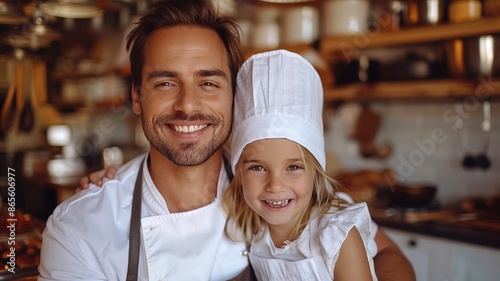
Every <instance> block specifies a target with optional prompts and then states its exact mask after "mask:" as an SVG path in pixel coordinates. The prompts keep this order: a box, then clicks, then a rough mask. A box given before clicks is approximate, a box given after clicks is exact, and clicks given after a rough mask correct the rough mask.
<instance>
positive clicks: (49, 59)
mask: <svg viewBox="0 0 500 281" xmlns="http://www.w3.org/2000/svg"><path fill="white" fill-rule="evenodd" d="M213 1H214V2H215V3H216V4H217V5H218V7H219V8H220V9H221V11H222V12H223V13H226V14H229V15H232V16H236V17H237V18H238V21H239V23H240V25H241V29H242V38H243V41H244V46H245V55H246V56H247V57H248V56H249V55H251V54H253V53H256V52H259V51H265V50H271V49H276V48H285V49H289V50H291V51H295V52H298V53H300V54H302V55H303V56H304V57H306V58H307V59H308V60H309V61H310V62H311V63H312V64H313V65H314V66H315V67H316V68H317V70H318V72H319V73H320V75H321V77H322V80H323V82H324V88H325V139H326V151H327V155H328V157H327V158H328V163H327V165H328V168H327V169H328V173H329V174H330V175H331V176H332V177H335V178H336V179H337V180H338V181H339V182H340V183H341V185H342V188H343V189H344V190H345V191H346V192H348V193H350V194H351V195H352V196H353V198H354V199H355V200H357V201H367V202H368V203H369V204H370V207H371V211H372V215H373V217H374V219H375V220H376V221H377V222H378V223H379V225H381V226H382V227H384V228H385V229H386V230H387V231H388V232H389V233H390V234H391V235H392V237H393V238H394V239H395V240H396V241H397V242H398V244H399V245H400V246H401V247H402V249H403V250H404V252H405V254H406V255H407V256H408V257H409V258H410V259H411V262H412V263H413V265H414V267H415V269H416V272H417V277H418V280H438V281H441V280H495V279H494V278H493V276H498V274H500V272H498V270H499V269H498V268H497V265H498V263H500V260H499V259H500V252H499V249H500V238H499V237H500V173H499V170H500V169H499V167H500V164H499V163H500V141H499V140H500V123H499V122H496V121H497V120H500V118H499V117H500V104H499V103H498V97H499V96H500V79H499V77H500V58H499V56H498V54H499V53H500V52H499V51H500V0H481V1H479V0H372V1H368V0H328V1H326V0H324V1H302V2H301V3H264V2H265V1H255V0H213ZM269 2H287V1H269ZM290 2H294V1H290ZM295 2H300V1H295ZM146 5H147V0H103V1H95V2H91V1H86V0H58V1H56V0H47V1H21V0H0V62H1V63H0V101H1V104H2V111H1V114H2V115H1V122H0V123H1V126H0V128H1V132H0V157H1V159H0V166H1V172H0V176H1V180H0V188H1V190H2V193H1V194H2V197H3V205H4V209H5V208H6V207H7V205H8V199H9V196H10V195H9V193H8V191H9V178H11V176H12V174H8V172H12V171H14V170H15V173H13V175H15V177H14V178H15V182H16V185H15V189H16V194H15V201H16V208H17V212H18V218H19V220H20V221H23V222H24V225H21V227H20V229H18V231H20V232H22V231H27V232H30V230H31V232H32V233H35V236H36V235H38V234H36V231H33V230H38V231H39V230H40V229H43V222H44V221H45V220H46V218H47V217H48V216H49V215H50V214H51V212H52V210H53V208H54V207H55V206H56V205H57V204H58V203H60V202H61V201H62V200H64V199H66V198H68V197H69V196H71V195H72V194H73V193H74V189H75V188H76V187H77V186H78V181H79V179H80V177H81V176H83V175H86V174H88V173H90V172H92V171H95V170H99V169H102V168H103V167H106V166H108V165H120V164H122V163H123V162H126V161H128V160H129V159H131V158H133V157H135V156H136V155H138V154H140V153H143V152H145V151H147V149H148V144H147V140H146V139H145V137H144V136H143V134H142V129H141V125H140V120H139V119H138V117H137V116H135V115H134V114H133V113H132V112H131V110H130V109H129V107H128V105H127V103H128V95H129V90H130V89H129V86H130V85H129V84H130V80H129V75H130V72H129V71H130V70H129V68H128V58H127V53H126V52H125V48H124V40H125V36H126V34H127V31H128V30H129V28H130V24H131V22H133V20H134V19H135V17H136V15H137V14H139V13H140V12H141V11H142V10H143V9H144V8H145V6H146ZM9 168H11V169H14V170H9ZM2 220H3V221H2V223H6V221H5V220H4V218H2ZM23 227H24V229H23ZM2 229H5V228H2ZM2 231H3V230H2ZM3 234H4V233H3V232H2V235H3ZM5 234H6V235H7V234H8V233H5ZM36 237H39V236H36ZM31 238H33V237H31ZM27 239H28V238H27ZM28 240H29V239H28ZM28 240H26V241H28ZM37 245H38V246H39V243H36V241H35V242H34V243H32V244H30V243H28V242H26V246H27V247H26V249H28V248H29V247H34V250H33V253H34V254H31V255H28V254H26V255H24V256H23V257H26V261H25V264H24V265H25V266H24V267H25V268H26V275H29V274H32V273H33V268H34V267H35V271H36V266H34V265H36V263H37V261H36V259H37V254H36V253H37V252H36V249H37V248H36V247H37ZM478 247H479V248H478ZM20 251H21V250H20ZM443 253H446V254H443ZM454 253H455V254H454ZM456 253H458V254H456ZM457 257H458V258H457ZM436 261H439V262H437V264H438V265H436ZM22 262H23V259H22V258H21V262H20V263H21V264H20V265H19V266H20V267H21V268H23V264H22ZM495 264H496V265H495ZM5 269H7V266H6V268H5ZM0 274H2V273H1V272H0ZM17 277H18V278H20V276H17ZM2 280H7V279H2Z"/></svg>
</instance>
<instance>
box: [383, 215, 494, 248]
mask: <svg viewBox="0 0 500 281" xmlns="http://www.w3.org/2000/svg"><path fill="white" fill-rule="evenodd" d="M457 216H458V215H457ZM373 220H374V221H375V222H376V223H377V224H378V225H379V226H382V227H384V228H392V229H396V230H402V231H407V232H412V233H417V234H423V235H428V236H432V237H438V238H445V239H449V240H455V241H460V242H465V243H470V244H475V245H481V246H486V247H491V248H496V249H500V218H498V219H496V220H495V219H491V220H480V219H478V220H476V219H473V218H471V219H470V220H463V221H457V220H456V219H453V218H452V217H449V218H446V219H441V220H436V221H422V222H406V221H404V220H401V219H397V218H380V217H373ZM475 222H476V223H475ZM480 222H485V223H484V225H483V224H482V223H480ZM486 222H487V223H486Z"/></svg>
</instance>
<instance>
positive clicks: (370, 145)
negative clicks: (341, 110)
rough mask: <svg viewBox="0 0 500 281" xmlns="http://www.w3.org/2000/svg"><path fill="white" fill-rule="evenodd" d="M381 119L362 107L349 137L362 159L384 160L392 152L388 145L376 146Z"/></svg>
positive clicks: (365, 106) (367, 108)
mask: <svg viewBox="0 0 500 281" xmlns="http://www.w3.org/2000/svg"><path fill="white" fill-rule="evenodd" d="M381 119H382V118H381V117H380V114H378V113H377V112H375V111H374V110H372V109H370V108H369V106H368V105H363V108H362V110H361V112H360V113H359V115H358V119H357V121H356V125H355V129H354V133H353V134H352V136H351V137H352V138H353V139H354V140H356V141H357V142H358V146H359V151H360V154H361V156H362V157H364V158H377V159H384V158H386V157H387V156H389V155H390V154H391V152H392V146H391V145H390V144H388V143H385V144H382V145H379V144H376V138H377V134H378V130H379V128H380V124H381V122H382V120H381Z"/></svg>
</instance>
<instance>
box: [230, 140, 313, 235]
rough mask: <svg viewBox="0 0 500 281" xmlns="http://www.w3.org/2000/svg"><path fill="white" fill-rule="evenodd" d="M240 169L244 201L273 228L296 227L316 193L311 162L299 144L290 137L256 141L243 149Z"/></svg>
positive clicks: (290, 228)
mask: <svg viewBox="0 0 500 281" xmlns="http://www.w3.org/2000/svg"><path fill="white" fill-rule="evenodd" d="M238 169H239V175H240V176H241V183H242V187H243V196H244V198H245V201H246V202H247V204H248V205H249V206H250V208H252V209H253V210H254V211H255V212H256V213H257V214H258V215H259V216H261V217H262V218H263V219H264V220H265V221H266V222H267V223H268V224H269V226H270V228H271V232H273V231H272V227H273V226H280V229H281V230H285V229H286V230H290V231H291V230H293V229H294V227H295V226H296V225H297V222H298V221H299V219H300V217H301V214H302V213H303V212H304V210H306V209H307V207H308V206H309V204H310V201H311V197H312V194H313V171H312V165H306V163H305V160H304V155H303V153H302V150H301V148H300V147H299V145H298V144H297V143H296V142H293V141H290V140H287V139H264V140H258V141H254V142H252V143H250V144H248V145H246V146H245V148H244V149H243V152H242V154H241V157H240V160H239V165H238ZM280 232H281V231H280ZM287 232H288V231H287Z"/></svg>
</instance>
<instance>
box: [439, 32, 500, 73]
mask: <svg viewBox="0 0 500 281" xmlns="http://www.w3.org/2000/svg"><path fill="white" fill-rule="evenodd" d="M445 48H446V54H447V64H448V70H449V74H450V75H451V76H452V77H456V78H473V79H476V78H477V77H478V76H499V75H500V56H499V54H500V36H499V35H482V36H476V37H469V38H461V39H455V40H451V41H447V42H446V43H445Z"/></svg>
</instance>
